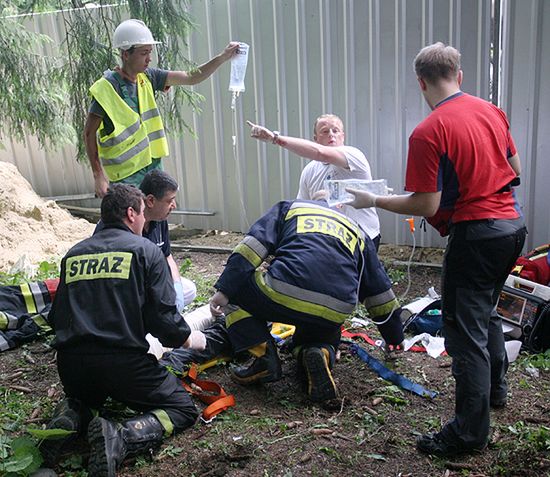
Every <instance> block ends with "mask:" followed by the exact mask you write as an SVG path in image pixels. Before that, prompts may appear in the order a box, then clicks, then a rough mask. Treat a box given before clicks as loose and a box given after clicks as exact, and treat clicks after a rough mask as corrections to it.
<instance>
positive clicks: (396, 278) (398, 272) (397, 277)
mask: <svg viewBox="0 0 550 477" xmlns="http://www.w3.org/2000/svg"><path fill="white" fill-rule="evenodd" d="M387 273H388V276H389V277H390V280H391V282H392V284H394V285H397V284H398V283H399V282H401V281H403V280H404V279H405V276H406V273H405V270H404V269H403V268H398V267H389V268H388V269H387Z"/></svg>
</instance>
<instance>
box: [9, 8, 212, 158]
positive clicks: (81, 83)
mask: <svg viewBox="0 0 550 477" xmlns="http://www.w3.org/2000/svg"><path fill="white" fill-rule="evenodd" d="M87 3H91V2H86V1H67V0H64V1H62V0H57V1H56V0H0V76H1V77H2V81H1V82H0V124H2V129H1V132H0V142H1V141H2V140H3V139H5V138H6V137H10V136H14V137H15V138H16V139H19V140H21V139H23V138H24V136H25V135H26V134H32V135H35V136H37V138H38V141H39V143H40V145H41V146H52V147H56V148H57V147H60V146H62V145H64V144H67V143H72V144H75V145H76V146H77V157H78V158H79V159H83V158H85V157H86V154H85V149H84V142H83V141H80V140H78V138H81V137H82V134H83V130H84V123H85V119H86V116H87V112H88V108H89V103H90V99H89V95H88V89H89V88H90V86H91V85H92V84H93V83H94V82H95V81H96V80H97V79H99V78H100V77H101V75H102V73H103V71H105V70H107V69H112V68H113V67H114V66H116V63H117V56H118V52H117V51H115V50H114V49H113V48H112V44H111V37H112V34H113V32H114V30H115V28H116V26H117V25H118V23H120V21H121V20H122V19H123V18H138V19H141V20H143V21H144V22H145V23H146V24H147V25H148V27H149V28H150V29H151V31H152V33H153V36H154V37H155V39H156V40H158V41H161V42H162V44H161V45H158V46H157V48H156V51H157V53H158V59H159V61H158V65H159V67H161V68H164V69H169V70H189V69H193V68H194V67H195V65H194V63H192V62H191V61H190V60H189V59H187V57H186V56H185V54H184V53H185V52H186V51H188V50H187V42H186V41H187V36H188V35H189V32H190V31H191V30H192V29H193V28H194V27H195V25H194V23H193V22H192V20H191V17H190V16H189V14H188V8H189V1H188V0H158V1H155V2H150V1H148V0H133V1H131V2H121V3H120V4H118V5H113V4H112V3H113V2H111V1H107V0H99V1H96V2H94V5H100V6H101V8H83V7H85V6H86V4H87ZM48 10H58V12H57V13H56V14H55V15H57V16H58V17H59V19H60V21H59V23H60V24H62V25H63V26H64V31H65V35H64V38H63V39H62V41H61V42H57V43H55V42H54V41H53V40H52V39H51V38H50V37H48V36H46V35H41V34H37V33H34V32H32V31H31V30H32V28H29V29H28V23H29V21H32V18H31V17H30V16H18V17H7V15H13V14H17V13H26V12H45V11H48ZM45 51H47V53H43V52H45ZM172 90H173V91H171V92H170V93H169V94H163V95H160V96H159V101H158V104H159V108H160V109H161V111H162V115H163V118H164V120H165V126H166V129H167V130H168V131H175V132H182V131H184V130H190V127H189V126H188V125H187V124H186V123H185V121H184V116H183V114H184V110H185V108H186V107H188V106H191V107H192V108H194V109H196V110H198V109H199V108H198V105H199V103H200V102H201V101H202V100H203V99H204V98H203V97H202V96H201V95H199V94H197V93H194V92H193V91H191V90H187V89H185V88H182V87H178V88H172Z"/></svg>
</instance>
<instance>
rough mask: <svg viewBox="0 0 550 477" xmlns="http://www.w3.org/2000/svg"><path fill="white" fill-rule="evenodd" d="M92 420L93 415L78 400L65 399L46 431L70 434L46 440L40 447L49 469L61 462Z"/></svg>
mask: <svg viewBox="0 0 550 477" xmlns="http://www.w3.org/2000/svg"><path fill="white" fill-rule="evenodd" d="M91 419H92V413H91V411H90V409H88V408H87V407H86V406H84V404H82V403H81V402H80V401H79V400H77V399H72V398H65V399H63V401H61V402H60V403H59V404H58V405H57V407H56V408H55V411H54V413H53V417H52V419H51V421H50V422H49V423H48V425H47V426H46V429H63V430H65V431H69V432H70V434H67V435H65V436H61V437H54V438H45V439H44V440H43V441H42V442H41V443H40V444H39V446H38V448H39V449H40V453H41V454H42V457H43V458H44V464H45V465H46V466H47V467H53V466H54V465H56V464H57V462H58V461H59V458H60V457H61V454H62V453H63V451H64V449H66V448H67V446H68V445H69V444H70V443H71V442H73V441H74V440H75V439H76V438H77V437H78V436H79V435H80V434H81V433H82V432H83V431H85V430H86V428H87V426H88V423H89V422H90V420H91Z"/></svg>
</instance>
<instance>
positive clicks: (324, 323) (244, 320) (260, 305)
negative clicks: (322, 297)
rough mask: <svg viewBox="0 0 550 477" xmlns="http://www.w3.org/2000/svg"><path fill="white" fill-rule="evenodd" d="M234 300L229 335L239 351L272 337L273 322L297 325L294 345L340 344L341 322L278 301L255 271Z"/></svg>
mask: <svg viewBox="0 0 550 477" xmlns="http://www.w3.org/2000/svg"><path fill="white" fill-rule="evenodd" d="M231 301H232V302H231V304H230V305H229V306H228V307H226V310H225V315H226V324H227V331H228V333H229V339H230V341H231V344H232V346H233V349H234V350H235V352H241V351H244V350H246V349H248V348H252V347H253V346H256V345H258V344H260V343H263V342H265V341H267V340H269V339H270V333H269V329H268V323H270V322H274V323H284V324H287V325H294V326H296V330H295V332H294V335H293V344H294V346H301V345H307V346H318V345H322V344H328V345H331V346H333V347H334V348H335V349H337V348H338V345H339V343H340V336H341V333H340V324H339V323H334V322H331V321H329V320H326V319H323V318H321V317H319V316H315V315H310V314H307V313H301V312H299V311H297V310H293V309H291V308H287V307H286V306H284V305H281V304H279V303H276V302H274V301H273V300H271V299H270V298H269V297H268V296H266V295H265V294H264V293H263V292H262V290H260V288H259V287H258V285H257V284H256V280H255V278H254V275H253V274H252V275H251V276H250V277H249V279H248V280H247V282H246V285H245V286H243V288H242V289H241V290H240V291H239V293H238V295H237V296H235V297H233V298H232V300H231Z"/></svg>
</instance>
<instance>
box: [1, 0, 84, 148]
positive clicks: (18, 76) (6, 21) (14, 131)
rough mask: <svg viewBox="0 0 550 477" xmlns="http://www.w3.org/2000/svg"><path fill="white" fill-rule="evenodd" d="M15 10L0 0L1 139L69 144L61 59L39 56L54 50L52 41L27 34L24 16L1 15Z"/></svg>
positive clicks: (71, 138)
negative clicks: (10, 138) (46, 50)
mask: <svg viewBox="0 0 550 477" xmlns="http://www.w3.org/2000/svg"><path fill="white" fill-rule="evenodd" d="M14 10H16V8H14V6H13V4H12V2H9V1H7V0H0V77H1V78H2V81H0V124H2V128H1V129H0V141H3V140H5V139H6V138H9V137H10V136H13V137H14V138H16V139H18V140H22V139H23V138H24V137H25V136H26V135H27V134H31V135H34V136H36V137H37V138H38V141H39V142H40V144H41V145H43V146H44V145H46V144H47V142H48V141H49V142H50V143H51V145H54V146H62V145H64V144H67V143H70V142H74V140H75V134H74V128H73V127H72V126H71V123H70V121H69V120H68V119H69V102H68V95H67V91H66V89H65V88H64V84H65V78H64V76H65V72H64V70H63V65H62V61H61V58H60V57H59V56H57V54H56V53H54V54H52V55H50V56H47V55H44V54H41V53H40V51H43V49H45V48H49V49H52V48H53V49H55V45H53V43H52V39H51V38H50V37H49V36H47V35H42V34H38V33H33V32H30V31H29V30H27V29H26V28H25V27H24V22H23V20H24V19H25V18H24V17H23V18H22V17H8V16H6V14H9V13H10V12H11V13H13V12H14Z"/></svg>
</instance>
